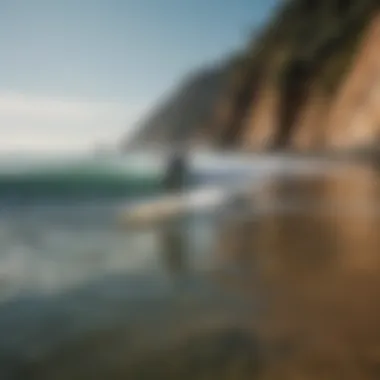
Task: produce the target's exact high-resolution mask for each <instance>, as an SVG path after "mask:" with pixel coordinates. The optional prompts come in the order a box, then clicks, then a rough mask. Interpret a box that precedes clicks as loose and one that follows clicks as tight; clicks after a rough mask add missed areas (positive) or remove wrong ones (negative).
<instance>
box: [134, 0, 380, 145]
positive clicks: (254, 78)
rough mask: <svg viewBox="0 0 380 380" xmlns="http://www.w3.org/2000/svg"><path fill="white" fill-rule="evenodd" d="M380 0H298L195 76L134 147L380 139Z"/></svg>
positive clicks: (341, 142) (143, 127)
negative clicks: (234, 50) (241, 46)
mask: <svg viewBox="0 0 380 380" xmlns="http://www.w3.org/2000/svg"><path fill="white" fill-rule="evenodd" d="M379 47H380V3H379V2H378V0H345V1H343V0H319V1H316V0H288V1H284V2H281V3H280V4H279V7H278V9H277V10H276V12H275V14H274V16H273V18H272V19H271V20H270V22H269V23H268V24H267V26H266V27H265V28H264V29H263V30H262V31H261V34H260V35H258V36H256V37H255V38H254V39H253V40H252V41H250V42H249V44H248V46H247V47H246V48H245V50H243V51H242V52H239V53H235V54H233V56H231V57H229V58H228V59H226V61H225V63H223V64H221V65H219V66H218V67H215V68H209V69H208V70H205V71H203V72H200V73H199V75H195V76H193V78H189V80H188V81H187V82H186V83H185V84H184V85H183V86H180V88H179V89H178V90H177V92H176V93H175V94H174V95H173V97H172V98H169V99H168V100H167V102H166V103H165V104H164V105H163V106H162V107H158V108H157V109H156V110H155V111H154V112H153V113H152V114H151V116H150V117H149V118H148V119H147V120H146V121H145V122H142V123H141V125H140V128H139V131H138V133H137V136H136V137H135V138H133V139H132V140H131V142H130V144H131V145H136V144H137V145H149V144H152V143H153V144H164V145H165V144H167V143H172V142H173V141H176V142H186V143H191V144H200V145H210V146H213V147H216V148H228V149H237V150H249V151H253V150H255V151H261V150H282V149H290V150H293V151H321V150H322V151H323V150H337V149H352V148H362V147H373V146H375V147H376V146H377V141H378V139H379V137H380V112H379V110H380V49H379Z"/></svg>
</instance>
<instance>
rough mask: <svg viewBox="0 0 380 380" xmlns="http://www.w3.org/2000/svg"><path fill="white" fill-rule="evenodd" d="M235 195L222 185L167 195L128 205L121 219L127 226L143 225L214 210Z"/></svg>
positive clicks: (121, 214)
mask: <svg viewBox="0 0 380 380" xmlns="http://www.w3.org/2000/svg"><path fill="white" fill-rule="evenodd" d="M235 191H236V190H235ZM233 195H234V191H231V189H228V188H222V187H214V188H202V189H196V190H192V191H188V192H184V193H178V194H173V195H165V196H163V197H160V198H156V199H152V200H148V201H145V202H142V203H139V204H134V205H129V206H126V207H125V208H124V209H123V210H121V212H120V215H119V220H120V222H121V223H122V224H123V225H125V226H141V225H146V224H149V225H151V224H155V223H158V222H162V221H165V220H168V219H170V218H173V217H176V216H179V215H183V214H192V213H199V212H212V211H215V210H216V209H218V208H219V207H221V206H222V205H223V204H226V203H227V202H228V201H229V200H231V198H232V197H233Z"/></svg>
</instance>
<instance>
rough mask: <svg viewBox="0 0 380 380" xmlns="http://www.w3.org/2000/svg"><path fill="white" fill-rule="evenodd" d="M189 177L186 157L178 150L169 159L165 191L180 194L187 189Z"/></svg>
mask: <svg viewBox="0 0 380 380" xmlns="http://www.w3.org/2000/svg"><path fill="white" fill-rule="evenodd" d="M186 175H187V160H186V155H185V154H184V152H183V151H182V150H176V151H174V153H173V154H172V156H171V157H170V158H169V164H168V166H167V170H166V173H165V178H164V189H165V190H166V191H169V192H180V191H182V190H183V189H184V188H185V185H186Z"/></svg>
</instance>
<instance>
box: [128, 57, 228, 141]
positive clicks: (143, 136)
mask: <svg viewBox="0 0 380 380" xmlns="http://www.w3.org/2000/svg"><path fill="white" fill-rule="evenodd" d="M229 69H230V67H229V64H221V65H220V66H218V67H211V68H207V69H203V70H201V71H199V72H196V73H195V74H193V75H190V76H189V77H188V78H186V79H185V80H184V81H183V82H182V83H180V85H179V86H178V88H177V89H176V90H175V91H174V93H173V94H170V95H169V97H168V98H167V99H164V101H163V102H162V103H161V104H159V105H158V106H157V107H156V108H155V109H153V111H152V112H151V114H150V115H147V117H145V118H144V119H142V120H141V121H140V123H139V125H138V128H137V134H136V135H135V136H134V137H133V138H132V140H131V141H130V142H127V143H125V144H124V146H125V147H126V148H128V147H129V146H130V147H133V148H136V147H137V148H140V147H145V146H152V145H155V146H156V145H157V146H162V145H166V144H167V143H168V142H170V143H171V142H174V141H178V142H181V141H196V140H198V141H199V139H198V136H201V135H202V129H203V128H207V125H208V123H211V121H212V117H213V112H214V109H215V107H216V106H217V101H218V99H219V96H220V94H221V93H223V92H224V91H225V88H226V85H227V80H228V73H229Z"/></svg>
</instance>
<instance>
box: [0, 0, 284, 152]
mask: <svg viewBox="0 0 380 380" xmlns="http://www.w3.org/2000/svg"><path fill="white" fill-rule="evenodd" d="M277 3H278V0H0V51H1V59H0V152H7V151H24V152H25V151H45V150H47V151H56V150H62V151H71V150H79V151H81V150H88V149H90V150H91V149H93V147H94V146H95V145H97V144H111V145H112V144H115V143H116V142H117V141H118V139H120V138H121V137H122V136H123V137H124V136H125V135H131V134H132V133H133V130H134V126H135V125H136V121H137V120H139V119H140V118H142V117H143V115H144V114H145V113H146V112H147V111H148V110H150V109H151V108H152V107H154V105H155V104H156V103H157V102H158V101H159V100H160V99H161V98H162V97H163V96H167V94H169V93H170V91H171V90H172V89H174V87H175V86H176V85H177V84H178V83H179V81H180V80H181V78H183V77H184V76H185V75H186V74H187V73H189V72H192V71H193V70H194V69H196V68H198V67H201V66H202V65H204V64H209V63H212V62H214V61H217V60H219V59H222V58H223V57H224V56H226V55H227V54H228V53H230V52H231V51H233V50H235V49H239V48H242V47H244V44H245V43H247V41H248V38H249V36H250V35H251V33H252V30H255V29H256V28H258V27H260V25H262V24H263V23H265V21H266V19H267V18H268V17H269V15H270V14H271V12H273V10H274V7H275V6H276V4H277Z"/></svg>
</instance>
